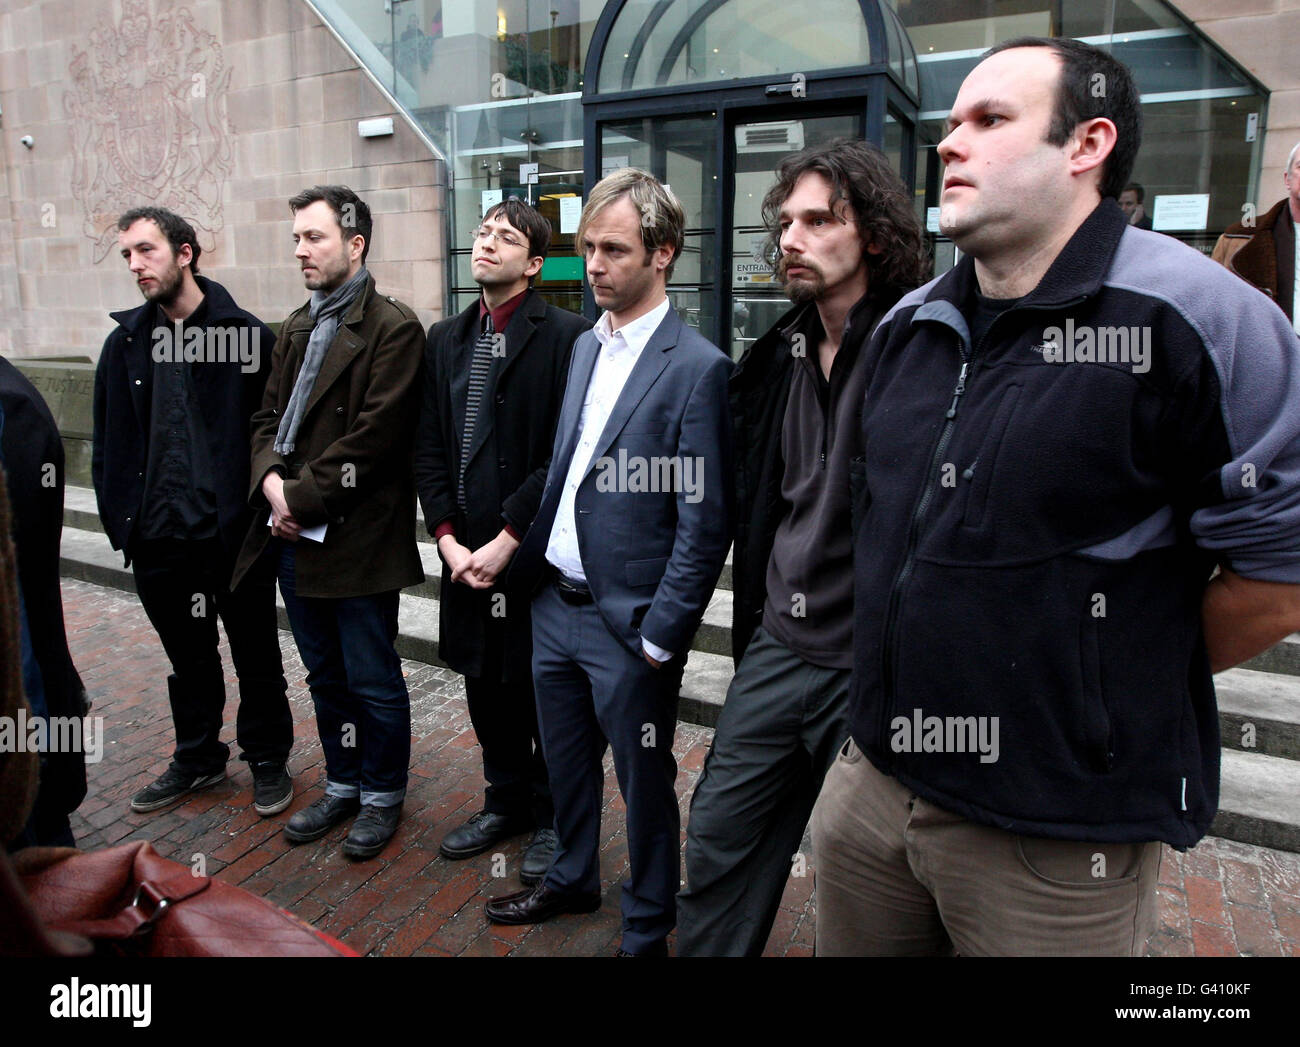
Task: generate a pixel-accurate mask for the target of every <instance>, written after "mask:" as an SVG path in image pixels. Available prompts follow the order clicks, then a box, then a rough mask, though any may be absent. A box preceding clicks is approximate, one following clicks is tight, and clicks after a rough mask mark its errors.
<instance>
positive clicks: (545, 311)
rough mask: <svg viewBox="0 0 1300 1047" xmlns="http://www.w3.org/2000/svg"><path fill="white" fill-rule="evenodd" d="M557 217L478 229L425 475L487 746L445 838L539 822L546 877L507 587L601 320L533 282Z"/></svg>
mask: <svg viewBox="0 0 1300 1047" xmlns="http://www.w3.org/2000/svg"><path fill="white" fill-rule="evenodd" d="M550 241H551V224H550V222H549V221H548V220H547V219H546V218H545V217H544V216H543V215H541V214H540V213H539V212H538V211H537V210H535V209H534V208H532V207H530V206H529V205H528V204H526V203H524V201H522V200H519V199H517V198H515V197H511V198H510V199H508V200H504V201H502V202H501V203H499V204H497V205H496V206H494V207H492V208H491V209H490V210H489V211H488V213H487V214H486V215H484V217H483V224H482V225H481V226H480V227H479V228H478V229H477V230H476V231H475V235H474V253H473V257H472V260H471V262H470V267H471V268H470V271H471V273H472V274H473V276H474V281H475V282H476V283H477V284H478V285H479V287H480V288H481V289H482V292H481V294H480V295H479V297H478V299H476V300H475V301H474V302H473V303H472V304H471V305H470V306H469V307H468V308H467V309H465V310H464V311H463V312H462V313H461V314H460V315H459V316H455V317H451V318H449V319H446V320H442V321H440V322H439V323H436V324H434V325H433V326H432V327H431V328H430V329H429V337H428V342H427V345H426V347H425V379H424V399H423V407H422V410H421V413H420V424H419V429H418V431H417V436H416V448H415V474H416V488H417V490H418V492H419V495H420V504H421V506H422V507H423V509H424V521H425V526H426V527H428V529H429V533H430V534H431V535H433V536H434V537H435V538H436V540H437V542H438V551H439V553H440V554H441V555H442V560H443V569H442V588H441V590H440V592H439V601H440V604H441V606H440V608H439V615H438V623H439V625H438V628H439V635H438V649H439V652H440V653H441V655H442V658H443V660H444V661H445V662H446V663H447V664H448V665H449V666H450V667H451V668H453V669H455V670H456V672H458V673H461V674H463V675H464V677H465V698H466V703H467V705H468V706H469V716H470V722H471V723H473V725H474V733H475V734H476V735H477V736H478V740H479V744H480V745H481V746H482V747H483V776H484V777H485V778H486V779H487V790H486V792H485V795H484V802H483V809H482V810H480V811H479V812H478V813H477V814H475V815H474V816H473V817H472V818H470V819H469V821H467V822H466V823H465V824H463V825H461V826H459V827H457V828H456V829H453V830H452V831H451V832H450V833H448V835H447V837H446V838H445V839H444V840H443V842H442V846H441V848H440V852H441V853H442V855H443V857H445V858H450V859H452V860H453V861H454V860H458V859H462V858H471V857H473V856H474V855H476V854H482V853H483V852H484V851H486V850H488V849H489V848H490V847H492V846H493V845H494V844H496V843H497V842H498V841H500V840H504V839H506V838H508V837H511V836H515V835H518V834H519V833H522V832H525V831H528V830H530V829H531V830H533V837H532V840H531V842H530V843H529V845H528V847H527V848H526V849H525V851H524V854H523V860H522V863H521V866H520V873H519V875H520V879H521V880H523V882H524V883H526V884H533V883H536V882H537V881H538V880H540V879H541V877H542V876H543V875H544V874H545V872H546V869H547V866H549V865H550V862H551V854H552V852H553V850H554V848H555V829H554V821H555V811H554V809H553V807H552V805H551V791H550V787H549V785H548V783H547V774H546V762H545V760H544V759H543V757H542V745H541V739H540V737H539V735H538V731H537V709H536V705H535V704H534V699H533V681H532V667H531V659H532V624H531V617H530V615H529V601H528V599H527V597H526V596H519V597H516V595H515V594H514V593H513V592H512V591H511V590H509V589H507V587H506V586H505V585H504V576H505V572H506V567H507V566H508V565H509V563H510V560H511V557H512V556H513V555H514V551H515V548H516V547H517V546H518V545H519V540H520V538H521V537H522V536H523V534H524V532H525V531H527V530H528V526H529V524H531V523H532V520H533V515H534V514H535V513H536V512H537V506H538V503H539V502H540V501H541V496H542V486H543V484H544V483H545V481H546V464H547V461H548V457H549V451H550V447H551V442H552V440H553V438H554V434H555V421H556V417H557V416H558V414H559V410H560V403H561V401H562V400H563V398H564V380H565V376H566V375H567V373H568V369H569V355H570V353H571V352H572V350H573V343H574V341H575V340H576V339H577V337H578V335H580V334H581V333H582V332H583V331H585V330H587V329H588V328H589V327H591V324H590V323H589V322H588V321H587V320H585V319H584V318H583V317H581V316H578V315H576V314H574V313H571V312H569V311H567V310H565V309H558V308H556V307H555V306H552V305H547V303H546V301H545V299H543V298H542V296H541V295H540V294H539V293H538V292H537V291H535V290H534V289H533V286H532V284H533V279H534V278H535V277H536V276H537V274H538V273H539V272H540V271H541V268H542V262H543V260H544V259H545V258H546V251H547V248H548V246H549V245H550Z"/></svg>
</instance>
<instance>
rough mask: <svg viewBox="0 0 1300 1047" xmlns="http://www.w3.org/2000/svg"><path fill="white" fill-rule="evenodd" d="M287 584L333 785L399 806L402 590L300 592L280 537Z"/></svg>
mask: <svg viewBox="0 0 1300 1047" xmlns="http://www.w3.org/2000/svg"><path fill="white" fill-rule="evenodd" d="M279 545H280V550H279V576H280V592H281V593H282V594H283V595H284V606H285V610H286V611H288V613H289V624H290V626H291V627H292V628H293V638H294V640H296V641H297V643H298V653H299V654H301V655H302V660H303V664H304V665H306V667H307V686H308V687H310V688H311V697H312V701H313V702H314V703H315V705H316V729H317V730H318V731H319V732H320V741H321V748H322V749H323V750H324V752H325V778H326V785H325V792H326V794H327V795H329V796H345V797H351V796H357V795H360V797H361V802H362V803H363V804H373V805H374V806H376V807H395V806H397V805H398V804H400V803H401V802H402V801H403V800H404V799H405V798H406V777H407V767H408V765H409V764H410V762H411V697H410V693H409V692H408V691H407V689H406V680H405V679H404V678H403V677H402V660H401V659H400V658H399V657H398V656H397V651H396V649H395V648H394V647H393V642H394V641H395V640H396V639H397V602H398V591H397V590H396V589H394V590H393V591H391V592H386V593H377V594H375V595H373V596H354V597H349V598H345V599H322V598H318V597H303V596H299V595H298V594H297V593H296V591H295V590H294V545H293V543H292V542H284V541H281V542H279Z"/></svg>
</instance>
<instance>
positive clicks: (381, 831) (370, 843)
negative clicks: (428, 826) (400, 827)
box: [343, 803, 402, 859]
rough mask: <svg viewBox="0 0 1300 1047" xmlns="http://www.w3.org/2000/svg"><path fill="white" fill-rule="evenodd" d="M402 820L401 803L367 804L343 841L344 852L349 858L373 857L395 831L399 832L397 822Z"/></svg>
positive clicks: (385, 844)
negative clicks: (388, 805)
mask: <svg viewBox="0 0 1300 1047" xmlns="http://www.w3.org/2000/svg"><path fill="white" fill-rule="evenodd" d="M401 820H402V805H401V804H400V803H399V804H395V805H394V806H392V807H376V806H375V805H374V804H372V803H368V804H366V805H365V806H364V807H362V808H361V813H360V814H358V815H357V820H356V821H355V822H353V823H352V828H351V830H350V831H349V832H348V838H347V839H346V840H344V841H343V853H344V854H346V855H347V856H348V857H349V858H357V859H361V858H373V857H374V856H375V855H377V854H378V853H379V852H380V851H382V850H383V849H384V847H385V846H387V844H388V841H389V840H391V839H392V838H393V833H395V832H397V823H398V822H400V821H401Z"/></svg>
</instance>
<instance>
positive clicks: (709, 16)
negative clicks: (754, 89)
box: [588, 0, 919, 98]
mask: <svg viewBox="0 0 1300 1047" xmlns="http://www.w3.org/2000/svg"><path fill="white" fill-rule="evenodd" d="M610 6H611V7H612V6H614V5H610ZM593 57H598V58H599V71H598V74H597V76H596V77H595V80H594V81H591V80H589V81H588V83H589V84H590V85H592V86H591V87H589V89H588V94H603V95H608V94H614V93H621V92H625V91H641V90H656V89H658V90H662V89H663V88H666V87H683V86H699V85H702V84H707V83H711V82H726V81H734V80H743V79H748V78H752V77H770V76H773V75H787V76H794V75H795V74H802V75H803V76H805V77H807V76H809V75H810V74H813V73H819V72H823V71H826V70H843V69H850V68H854V67H857V68H858V69H861V68H863V67H865V66H875V65H884V66H885V67H886V68H887V69H888V70H889V71H890V72H891V73H892V74H893V76H894V77H895V79H896V80H897V81H898V83H899V85H900V86H902V87H904V88H905V89H906V90H907V91H908V93H909V94H911V95H912V96H913V97H914V98H915V97H916V96H917V92H918V89H919V78H918V75H917V69H916V52H915V51H914V50H913V48H912V46H911V43H910V41H908V39H907V34H906V32H904V31H903V29H902V27H901V25H900V24H899V21H898V17H897V15H896V14H895V13H894V11H893V8H892V7H890V6H889V5H888V4H887V3H884V2H882V0H866V2H862V0H818V2H817V3H815V4H813V3H805V4H791V3H790V2H789V0H626V2H625V3H623V4H622V5H621V8H619V9H618V11H617V15H616V17H615V18H614V19H613V20H612V24H611V25H610V26H609V29H608V33H607V35H606V36H605V38H604V47H603V48H602V49H601V52H600V54H599V55H598V56H597V55H595V53H594V49H593ZM592 88H594V90H593V89H592Z"/></svg>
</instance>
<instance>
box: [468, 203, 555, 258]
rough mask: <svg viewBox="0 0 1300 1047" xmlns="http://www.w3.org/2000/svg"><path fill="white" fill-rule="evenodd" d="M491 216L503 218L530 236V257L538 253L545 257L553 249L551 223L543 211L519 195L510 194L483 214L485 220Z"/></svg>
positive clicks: (534, 256)
mask: <svg viewBox="0 0 1300 1047" xmlns="http://www.w3.org/2000/svg"><path fill="white" fill-rule="evenodd" d="M489 218H503V219H505V220H506V221H507V222H509V223H510V224H511V225H512V226H514V227H515V228H516V229H518V230H519V231H520V232H521V233H523V234H524V236H526V237H528V257H529V258H536V257H537V256H538V255H540V256H541V257H543V258H545V257H546V252H547V251H549V250H550V249H551V223H550V221H549V220H548V219H547V218H546V216H545V215H544V214H542V212H541V211H539V210H537V208H535V207H533V206H532V204H528V203H525V202H524V201H523V200H520V199H519V197H517V196H508V197H506V198H505V199H504V200H502V201H501V202H500V203H495V204H493V205H492V206H491V207H489V208H488V209H487V211H486V212H484V214H483V221H485V222H486V221H487V220H488V219H489Z"/></svg>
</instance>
